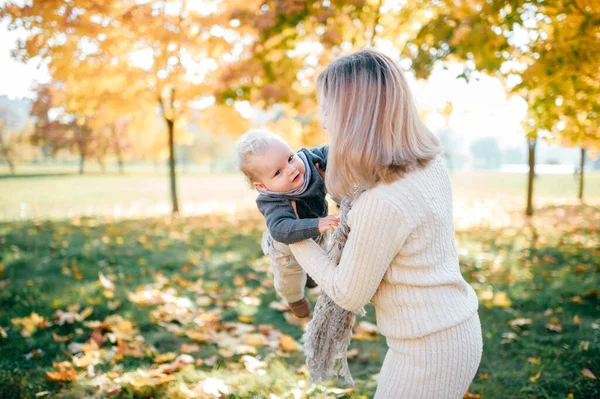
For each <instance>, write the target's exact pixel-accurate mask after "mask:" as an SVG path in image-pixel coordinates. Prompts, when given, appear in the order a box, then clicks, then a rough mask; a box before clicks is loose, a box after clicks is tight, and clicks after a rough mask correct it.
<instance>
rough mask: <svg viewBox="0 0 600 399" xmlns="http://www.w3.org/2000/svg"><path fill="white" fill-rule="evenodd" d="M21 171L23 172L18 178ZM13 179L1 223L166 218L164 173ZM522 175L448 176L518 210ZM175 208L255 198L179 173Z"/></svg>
mask: <svg viewBox="0 0 600 399" xmlns="http://www.w3.org/2000/svg"><path fill="white" fill-rule="evenodd" d="M21 172H22V173H21ZM21 172H20V173H21V174H17V175H16V176H11V175H0V193H2V195H0V220H15V219H19V220H26V219H31V218H41V219H46V218H52V219H61V218H67V217H73V216H76V215H88V216H98V215H102V216H116V217H147V216H157V215H167V214H168V213H169V211H170V198H169V191H168V180H167V173H166V171H162V172H155V171H151V170H150V171H148V170H146V171H142V170H133V171H130V172H128V173H127V174H126V175H124V176H120V175H118V174H116V173H115V172H111V173H107V174H101V173H99V172H92V173H90V174H86V175H83V176H82V175H78V174H75V173H73V171H72V170H70V169H64V168H62V169H52V170H50V171H48V170H46V169H35V168H34V169H31V168H30V169H25V170H22V171H21ZM526 178H527V177H526V175H524V174H507V173H499V172H481V171H479V172H463V171H459V172H455V173H453V174H452V183H453V188H454V198H455V199H456V200H457V201H461V200H464V201H480V202H485V201H488V200H490V199H501V200H502V201H503V202H504V203H505V204H512V205H514V206H515V207H520V208H522V207H523V203H524V201H525V191H526ZM585 184H586V185H585V187H586V189H585V198H586V200H587V201H589V202H590V203H599V202H600V172H594V173H588V174H587V175H586V182H585ZM178 187H179V189H178V192H179V199H180V207H181V210H182V211H183V213H184V214H185V215H198V214H204V213H208V212H210V211H212V210H215V209H216V210H219V211H227V212H231V211H236V210H239V209H245V208H252V207H254V199H255V197H256V193H255V192H254V191H253V190H250V189H249V188H248V186H247V185H246V184H245V182H244V179H243V178H242V177H241V176H240V175H235V174H222V175H214V174H211V175H207V174H203V173H192V172H190V173H183V174H180V176H179V179H178ZM577 190H578V181H577V179H576V178H574V176H572V175H541V176H539V177H538V178H536V182H535V201H536V204H537V205H542V204H544V203H546V202H547V201H553V202H554V201H556V200H561V201H576V198H577Z"/></svg>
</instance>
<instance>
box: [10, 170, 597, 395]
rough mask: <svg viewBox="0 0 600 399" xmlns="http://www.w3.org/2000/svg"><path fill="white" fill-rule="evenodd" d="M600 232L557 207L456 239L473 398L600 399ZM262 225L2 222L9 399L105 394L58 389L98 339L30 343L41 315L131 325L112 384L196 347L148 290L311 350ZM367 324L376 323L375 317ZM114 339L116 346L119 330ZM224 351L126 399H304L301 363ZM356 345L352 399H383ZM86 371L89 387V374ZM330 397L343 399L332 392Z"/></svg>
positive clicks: (214, 350)
mask: <svg viewBox="0 0 600 399" xmlns="http://www.w3.org/2000/svg"><path fill="white" fill-rule="evenodd" d="M99 178H100V177H99ZM598 220H600V209H598V208H595V207H591V206H561V207H549V208H545V209H543V210H541V211H540V212H538V215H537V216H536V217H535V218H534V219H532V220H531V221H530V222H525V221H523V220H521V219H520V217H518V216H517V217H515V219H514V220H513V222H512V223H511V224H510V227H503V228H499V229H491V228H484V227H471V228H464V229H461V230H460V231H458V232H457V243H458V247H459V253H460V261H461V267H462V272H463V275H464V276H465V278H466V279H467V280H468V281H469V282H470V283H471V284H472V285H473V286H474V288H475V289H476V291H477V293H478V295H479V297H480V300H481V306H480V312H479V313H480V317H481V321H482V326H483V334H484V355H483V360H482V363H481V367H480V370H479V372H478V376H477V377H476V378H475V380H474V381H473V384H472V386H471V388H470V392H471V393H472V394H474V395H480V397H482V398H567V397H569V396H568V395H570V394H571V395H572V397H573V398H590V397H598V396H599V395H600V382H599V381H598V380H593V379H591V378H588V377H585V376H584V375H582V370H584V369H588V370H590V371H591V372H592V373H593V374H595V375H596V376H600V320H599V318H600V313H599V312H598V311H599V310H600V300H599V298H598V295H599V293H598V291H597V289H598V287H599V283H600V277H599V272H600V270H599V265H600V251H599V250H598V248H599V247H600V226H599V225H598ZM262 226H263V222H262V220H261V219H260V217H258V216H257V215H256V213H255V212H254V213H250V214H248V215H246V214H237V215H235V216H216V215H206V216H200V217H189V218H179V219H171V218H148V219H121V220H115V219H109V218H71V219H66V220H55V221H48V220H46V221H16V222H8V223H2V224H0V265H1V267H0V281H2V284H3V285H4V286H3V288H2V289H1V291H0V327H3V328H5V329H6V334H7V337H6V338H1V337H0V352H1V353H2V356H1V357H0V380H1V381H2V384H0V398H16V397H22V398H34V397H35V394H36V393H38V392H44V391H47V392H48V394H47V395H46V396H43V397H54V396H58V395H59V393H60V395H61V397H67V398H71V397H72V398H81V397H91V395H93V394H94V393H97V389H96V388H89V387H86V386H85V384H84V382H85V381H86V378H84V377H80V380H79V381H78V382H76V383H64V384H59V383H53V382H49V381H47V380H46V371H49V370H51V369H52V362H58V361H63V360H70V356H71V355H70V352H69V349H68V345H69V343H71V342H80V343H82V342H85V341H86V340H88V339H89V338H90V336H92V334H93V331H94V328H93V327H91V326H90V325H89V324H85V323H82V322H75V323H74V324H65V325H62V326H59V325H52V326H50V327H48V328H42V329H38V330H37V331H35V332H34V333H33V334H32V336H31V337H24V336H22V335H21V334H20V328H18V327H17V326H14V325H13V324H12V322H11V320H13V319H15V318H21V317H26V316H28V315H30V314H31V312H37V313H38V314H39V315H41V316H43V317H46V318H47V319H49V320H50V321H53V315H54V313H55V311H56V310H57V309H62V310H65V309H66V307H67V306H68V305H71V304H79V305H80V306H81V309H83V308H85V307H92V308H93V313H92V314H91V315H90V316H89V317H88V319H87V321H88V322H89V321H92V320H98V321H102V320H105V319H106V317H108V316H110V315H120V316H122V317H123V318H124V319H126V320H130V321H132V322H133V323H134V326H135V328H137V329H138V330H139V332H138V334H139V335H140V336H142V337H143V338H144V343H143V351H144V352H143V354H142V356H141V357H131V356H125V357H124V358H122V359H117V358H112V359H111V358H109V357H106V358H103V359H102V361H100V362H99V364H98V365H97V366H96V373H97V375H100V374H103V373H105V374H106V375H107V376H110V378H115V377H116V376H117V375H123V374H125V373H128V372H134V371H135V370H136V369H138V368H141V369H145V370H149V369H151V368H152V367H153V361H152V358H153V357H155V356H156V354H157V353H166V352H172V351H175V352H177V351H178V349H179V347H180V345H181V344H182V343H188V344H191V343H193V342H192V340H191V339H190V338H189V337H187V336H186V335H183V334H178V333H177V329H178V328H179V329H182V328H183V329H187V328H189V329H196V330H197V329H198V327H197V325H196V324H194V322H192V321H189V320H186V319H180V320H179V321H173V322H170V323H166V324H165V323H162V324H161V323H160V320H163V321H164V318H165V315H172V314H175V313H174V312H175V310H174V309H172V308H171V309H170V311H169V312H166V313H160V312H158V311H160V310H161V309H162V305H160V304H156V305H141V304H137V303H135V302H133V301H132V300H130V298H129V297H128V293H129V292H135V291H136V290H137V289H138V287H139V286H141V285H144V284H154V285H153V287H154V288H155V289H156V290H158V291H159V292H162V293H165V292H168V290H169V288H174V289H175V290H174V291H173V292H172V294H173V295H174V296H175V298H178V300H180V301H181V300H182V298H189V299H190V300H191V303H192V304H193V306H192V307H193V310H192V313H191V314H192V315H193V316H194V317H196V316H198V315H205V314H206V313H207V312H210V311H215V310H220V314H219V316H218V317H219V321H218V325H219V330H220V331H222V332H224V333H228V334H229V333H230V332H231V331H235V329H236V328H239V326H238V325H237V324H234V325H229V327H227V326H228V324H227V323H232V322H237V321H238V320H242V321H243V322H244V323H245V324H247V325H249V326H254V327H257V326H259V325H271V326H273V328H274V329H275V330H278V331H281V332H282V333H285V334H288V335H291V336H292V337H294V338H295V339H297V340H298V339H300V337H301V335H302V330H301V328H300V327H298V326H296V325H292V324H290V323H288V322H287V321H286V319H285V317H284V314H283V313H281V312H279V311H277V310H275V309H272V308H270V307H269V304H270V303H271V302H272V301H274V300H276V295H275V292H274V290H273V288H272V276H271V275H270V274H269V267H268V260H267V259H266V258H265V257H264V256H262V253H261V250H260V232H261V229H262V228H263V227H262ZM98 272H102V273H103V274H104V275H105V276H107V277H108V278H110V279H111V280H112V281H114V284H115V289H114V294H111V292H113V291H111V290H106V289H105V288H104V287H103V286H102V285H101V284H100V282H99V280H98ZM161 275H162V276H164V278H162V277H160V276H161ZM236 275H237V276H238V277H237V278H236ZM240 277H241V278H242V279H243V284H242V283H240V282H239V278H240ZM157 282H158V283H157ZM236 282H237V285H236ZM107 291H108V292H107ZM113 295H114V297H113ZM198 296H208V297H210V299H211V302H212V303H211V304H205V303H202V304H196V298H197V297H198ZM256 299H258V300H256ZM114 301H120V304H117V303H115V302H114ZM178 303H179V302H178ZM176 309H181V308H176ZM163 310H164V309H163ZM240 317H241V319H240ZM244 317H249V318H247V319H246V318H244ZM518 318H524V319H531V324H529V325H525V326H523V327H521V328H513V327H511V326H510V321H511V320H515V319H518ZM367 320H368V321H370V322H374V311H373V309H372V308H369V309H368V315H367ZM548 324H553V325H560V326H561V327H562V332H555V331H551V330H549V329H548V328H547V327H546V325H548ZM194 326H196V327H194ZM232 326H237V327H232ZM263 328H264V327H263ZM173 331H175V332H173ZM53 333H55V334H57V335H58V336H68V335H69V334H72V337H71V338H70V339H69V341H68V342H65V343H60V342H56V341H55V340H54V339H53V336H52V334H53ZM103 333H104V335H105V336H108V334H107V330H104V331H103ZM507 333H512V334H514V335H513V336H512V337H513V339H509V338H507V337H511V336H510V335H506V334H507ZM514 337H516V338H514ZM503 341H504V343H503ZM219 343H221V344H223V342H222V341H220V342H219V341H217V342H210V343H201V344H200V350H199V351H197V352H194V353H192V356H193V357H194V358H195V359H205V360H206V359H211V357H212V356H214V355H216V358H214V360H215V364H214V366H213V365H212V364H211V362H208V364H207V363H204V364H202V365H197V366H191V365H190V366H186V367H184V368H183V369H181V370H180V371H178V372H177V373H175V376H176V378H177V381H178V382H177V383H176V382H170V383H165V384H162V385H158V386H156V387H154V388H152V387H148V386H147V387H145V388H141V389H138V390H135V389H134V388H133V387H132V386H131V385H128V384H126V383H123V384H121V385H122V386H123V388H122V389H121V391H119V392H118V393H116V397H119V398H130V397H173V398H177V397H183V396H182V394H181V393H180V392H179V393H178V392H177V390H178V386H179V382H183V383H184V384H187V385H188V386H191V385H193V384H195V383H196V382H198V381H202V380H204V379H206V378H207V377H208V376H212V377H214V378H217V379H222V380H223V381H225V383H226V384H227V385H228V386H229V387H230V389H231V390H232V392H231V394H230V395H229V397H230V398H250V397H259V398H266V397H268V393H275V394H278V395H280V397H286V396H285V393H286V392H288V393H289V392H290V390H292V389H293V388H297V389H300V391H303V392H304V391H305V389H304V388H303V387H302V386H299V381H303V380H304V379H305V378H306V375H305V374H306V373H305V369H304V368H303V362H304V359H303V356H302V354H301V352H294V353H281V352H279V351H274V350H273V349H270V348H268V347H259V348H258V354H257V357H258V358H260V359H261V360H264V361H265V362H266V369H265V373H264V375H258V374H257V373H250V372H248V371H245V368H244V365H243V363H242V360H241V357H240V356H238V355H234V356H233V357H226V356H224V355H223V353H222V352H219V350H220V349H222V348H219ZM115 347H116V344H113V343H111V342H109V341H106V342H104V343H103V344H102V346H101V350H102V349H103V350H105V352H106V353H111V351H114V350H115V349H114V348H115ZM351 347H352V348H357V349H359V353H360V354H359V355H358V356H357V357H356V358H354V359H352V360H351V361H350V365H351V369H352V371H353V373H354V376H355V377H356V379H357V389H356V391H355V392H353V393H352V394H351V396H352V397H357V398H360V397H372V395H373V393H374V389H375V388H374V381H373V379H372V376H373V375H374V374H376V373H377V372H378V370H379V368H380V366H381V362H382V361H383V357H384V355H385V351H386V346H385V341H384V339H383V338H382V337H380V336H376V337H375V339H374V340H373V341H354V342H353V343H352V346H351ZM528 359H530V360H529V361H528ZM155 367H156V366H154V368H155ZM77 372H78V373H79V374H80V376H81V375H82V374H83V373H84V372H85V369H77ZM538 373H540V374H539V376H538ZM536 376H537V378H535V377H536ZM87 380H89V378H87ZM304 395H306V394H304ZM323 395H324V396H321V397H336V395H335V394H334V393H332V391H329V393H328V394H323ZM102 397H104V396H102ZM287 397H291V396H287ZM303 397H305V396H303ZM309 397H318V395H317V394H316V393H313V394H310V395H309Z"/></svg>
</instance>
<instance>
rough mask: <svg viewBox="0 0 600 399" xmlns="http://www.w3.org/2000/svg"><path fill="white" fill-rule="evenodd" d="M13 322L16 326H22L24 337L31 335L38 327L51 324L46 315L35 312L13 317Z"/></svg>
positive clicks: (42, 327)
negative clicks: (25, 315)
mask: <svg viewBox="0 0 600 399" xmlns="http://www.w3.org/2000/svg"><path fill="white" fill-rule="evenodd" d="M11 322H12V324H13V325H14V326H15V327H18V326H20V327H21V335H22V336H24V337H30V336H31V334H33V333H34V332H36V331H37V329H38V328H41V329H44V328H47V327H49V326H51V324H50V323H49V322H48V320H47V319H46V318H45V317H42V316H40V315H39V314H37V313H35V312H32V313H31V314H30V315H29V316H27V317H23V318H16V319H12V320H11Z"/></svg>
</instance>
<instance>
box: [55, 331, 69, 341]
mask: <svg viewBox="0 0 600 399" xmlns="http://www.w3.org/2000/svg"><path fill="white" fill-rule="evenodd" d="M72 337H73V334H69V335H67V336H66V337H63V336H60V335H58V334H57V333H56V331H52V339H54V341H55V342H67V341H68V340H70V339H71V338H72Z"/></svg>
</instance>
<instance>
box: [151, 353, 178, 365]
mask: <svg viewBox="0 0 600 399" xmlns="http://www.w3.org/2000/svg"><path fill="white" fill-rule="evenodd" d="M176 357H177V353H175V352H167V353H161V354H160V355H158V356H156V357H154V363H166V362H170V361H172V360H175V358H176Z"/></svg>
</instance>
